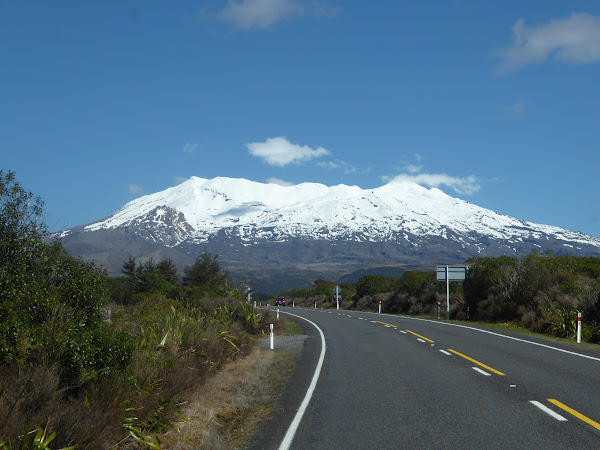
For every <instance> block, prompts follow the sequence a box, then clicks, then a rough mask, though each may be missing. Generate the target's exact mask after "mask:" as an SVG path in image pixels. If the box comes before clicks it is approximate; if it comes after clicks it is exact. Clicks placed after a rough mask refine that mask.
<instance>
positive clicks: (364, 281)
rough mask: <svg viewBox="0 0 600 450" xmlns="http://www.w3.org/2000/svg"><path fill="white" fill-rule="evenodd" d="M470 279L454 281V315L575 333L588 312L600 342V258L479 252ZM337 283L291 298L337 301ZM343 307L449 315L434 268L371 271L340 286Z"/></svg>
mask: <svg viewBox="0 0 600 450" xmlns="http://www.w3.org/2000/svg"><path fill="white" fill-rule="evenodd" d="M466 264H467V265H468V266H469V269H468V271H467V277H466V280H465V281H463V282H456V281H453V282H451V283H450V318H451V319H455V320H472V321H483V322H496V323H507V322H509V323H512V324H513V325H516V326H520V327H524V328H527V329H529V330H532V331H535V332H538V333H543V334H549V335H553V336H558V337H565V338H572V337H574V336H575V332H576V326H577V313H578V312H580V313H582V318H583V319H582V320H583V322H582V323H583V326H582V340H584V341H587V342H593V343H598V342H600V258H596V257H573V256H558V255H555V254H553V253H545V254H537V253H533V254H530V255H528V256H526V257H524V258H520V259H518V258H513V257H508V256H501V257H498V258H490V257H484V258H473V259H469V260H468V261H466ZM334 287H335V284H334V283H332V282H329V281H326V280H317V281H315V283H314V285H313V286H312V287H311V288H310V289H288V290H286V291H283V292H279V293H278V294H276V295H275V296H274V297H279V296H284V297H286V298H287V301H288V304H292V303H295V304H296V305H299V306H300V305H301V306H308V307H311V306H314V305H315V302H316V305H317V307H322V308H330V307H333V308H335V307H336V301H335V299H334V293H333V290H334ZM340 288H341V298H342V302H341V307H342V308H344V309H356V310H365V311H377V310H378V308H379V303H380V302H381V307H382V312H385V313H390V314H417V315H427V316H433V317H437V315H438V304H439V305H440V307H441V310H442V316H443V317H446V283H445V282H440V281H436V274H435V273H432V272H420V271H407V272H405V273H404V274H403V275H402V276H400V277H385V276H378V275H365V276H363V277H361V278H360V279H359V280H358V282H357V283H356V284H342V285H341V286H340Z"/></svg>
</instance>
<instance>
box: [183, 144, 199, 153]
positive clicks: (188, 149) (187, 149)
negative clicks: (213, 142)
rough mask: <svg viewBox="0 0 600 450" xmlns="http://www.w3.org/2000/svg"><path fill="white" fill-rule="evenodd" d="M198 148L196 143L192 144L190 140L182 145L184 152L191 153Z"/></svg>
mask: <svg viewBox="0 0 600 450" xmlns="http://www.w3.org/2000/svg"><path fill="white" fill-rule="evenodd" d="M196 150H198V144H192V143H191V142H186V143H185V144H184V146H183V152H184V153H190V154H193V153H195V152H196Z"/></svg>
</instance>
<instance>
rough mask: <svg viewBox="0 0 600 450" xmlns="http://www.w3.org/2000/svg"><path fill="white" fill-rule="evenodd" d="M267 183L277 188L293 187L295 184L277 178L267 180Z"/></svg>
mask: <svg viewBox="0 0 600 450" xmlns="http://www.w3.org/2000/svg"><path fill="white" fill-rule="evenodd" d="M266 181H267V183H269V184H278V185H279V186H295V184H296V183H292V182H290V181H285V180H280V179H279V178H267V180H266Z"/></svg>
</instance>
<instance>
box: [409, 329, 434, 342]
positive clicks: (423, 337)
mask: <svg viewBox="0 0 600 450" xmlns="http://www.w3.org/2000/svg"><path fill="white" fill-rule="evenodd" d="M406 332H407V333H410V334H414V335H415V336H417V337H418V338H421V339H425V340H426V341H427V342H431V343H432V344H433V343H435V341H432V340H431V339H427V338H426V337H425V336H421V335H420V334H417V333H415V332H414V331H410V330H406Z"/></svg>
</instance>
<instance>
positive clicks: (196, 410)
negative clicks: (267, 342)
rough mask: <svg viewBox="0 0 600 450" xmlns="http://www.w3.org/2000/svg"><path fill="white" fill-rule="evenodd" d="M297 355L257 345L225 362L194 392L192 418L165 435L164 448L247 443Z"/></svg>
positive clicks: (187, 412)
mask: <svg viewBox="0 0 600 450" xmlns="http://www.w3.org/2000/svg"><path fill="white" fill-rule="evenodd" d="M295 359H296V356H295V355H292V354H291V353H289V352H273V351H270V350H265V349H261V348H255V349H254V350H253V351H252V353H250V354H249V355H248V356H246V357H244V358H241V359H239V360H237V361H234V362H231V363H229V364H227V365H226V366H224V367H223V369H222V370H221V371H219V372H218V373H217V374H216V375H215V376H214V377H212V378H210V379H209V380H207V382H206V383H204V384H202V385H199V386H198V389H197V390H196V391H195V392H193V393H192V394H191V395H190V396H189V397H188V401H187V403H186V404H185V405H184V406H183V407H182V409H181V412H182V415H183V416H185V417H186V418H187V420H186V421H182V422H179V423H177V424H176V427H175V428H174V429H173V430H171V431H169V432H168V433H165V434H164V435H163V436H162V439H161V440H162V443H163V448H170V449H171V448H172V449H231V448H238V447H240V446H242V445H243V444H244V443H245V442H247V441H248V439H250V438H251V436H252V432H253V430H255V429H256V427H257V426H258V424H260V422H261V421H262V420H264V419H265V418H267V417H268V416H269V415H270V413H271V409H272V405H273V402H274V400H275V398H276V396H277V394H278V392H279V390H280V388H281V386H282V385H283V383H284V382H285V380H286V379H287V375H288V374H289V373H290V371H291V369H292V368H293V366H294V362H295Z"/></svg>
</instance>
